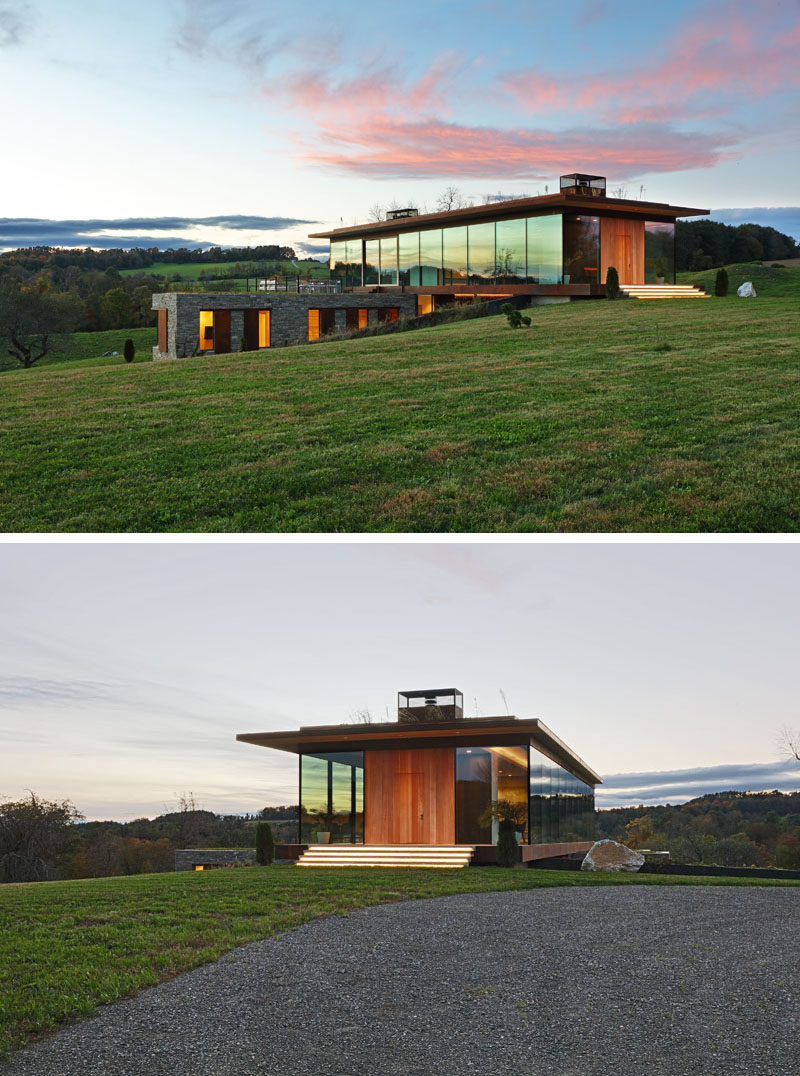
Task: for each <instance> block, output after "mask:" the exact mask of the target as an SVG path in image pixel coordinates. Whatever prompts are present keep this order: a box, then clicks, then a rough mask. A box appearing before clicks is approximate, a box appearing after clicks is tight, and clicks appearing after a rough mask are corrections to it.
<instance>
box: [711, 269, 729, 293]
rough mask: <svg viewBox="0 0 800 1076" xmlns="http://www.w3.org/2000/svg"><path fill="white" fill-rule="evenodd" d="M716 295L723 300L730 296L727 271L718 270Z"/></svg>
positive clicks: (715, 283)
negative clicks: (725, 296)
mask: <svg viewBox="0 0 800 1076" xmlns="http://www.w3.org/2000/svg"><path fill="white" fill-rule="evenodd" d="M714 294H715V295H718V296H719V297H720V298H722V297H723V296H724V295H727V294H728V273H727V271H726V270H725V269H717V278H716V280H715V281H714Z"/></svg>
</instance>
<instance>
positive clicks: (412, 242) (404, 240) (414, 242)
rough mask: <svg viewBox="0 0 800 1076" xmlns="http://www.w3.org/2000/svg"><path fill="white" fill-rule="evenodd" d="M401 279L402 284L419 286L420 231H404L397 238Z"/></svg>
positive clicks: (413, 286)
mask: <svg viewBox="0 0 800 1076" xmlns="http://www.w3.org/2000/svg"><path fill="white" fill-rule="evenodd" d="M397 258H398V263H399V269H400V272H399V277H398V279H399V281H400V283H401V284H406V285H411V287H412V288H418V287H419V232H404V233H401V234H400V235H399V236H398V238H397Z"/></svg>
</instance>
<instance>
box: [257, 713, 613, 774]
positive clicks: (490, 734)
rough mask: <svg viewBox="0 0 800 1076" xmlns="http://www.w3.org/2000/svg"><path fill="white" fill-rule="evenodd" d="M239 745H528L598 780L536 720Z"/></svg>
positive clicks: (338, 732) (388, 726) (305, 748)
mask: <svg viewBox="0 0 800 1076" xmlns="http://www.w3.org/2000/svg"><path fill="white" fill-rule="evenodd" d="M236 739H237V740H239V741H240V742H241V743H251V744H255V745H256V746H257V747H271V748H273V749H275V750H276V751H290V752H291V753H293V754H301V753H303V752H308V753H316V752H320V751H341V750H347V751H363V750H369V749H374V750H380V749H384V750H389V749H391V748H403V747H405V748H408V747H411V746H412V744H411V743H410V742H409V741H417V745H418V746H420V747H467V746H469V747H503V746H511V745H513V744H519V743H520V742H530V743H531V744H533V746H534V747H536V748H537V750H539V751H541V752H542V753H543V754H544V755H547V757H548V758H550V759H552V761H553V762H557V763H558V764H559V765H560V766H563V767H564V769H565V770H569V771H570V773H572V774H574V775H575V776H576V777H580V778H581V780H584V781H586V782H587V783H588V784H591V785H599V784H602V778H601V777H600V776H599V775H598V774H597V773H595V771H594V770H593V769H592V768H591V767H590V766H589V765H587V763H585V762H584V761H583V759H582V758H581V757H580V756H579V755H576V754H575V752H574V751H573V750H571V748H569V747H567V745H566V744H565V743H564V741H563V740H561V739H559V737H558V736H556V734H555V733H554V732H553V731H552V729H549V728H548V727H547V725H545V724H544V722H543V721H539V719H538V718H530V719H528V718H525V719H521V718H517V717H466V718H457V719H455V720H452V721H425V722H422V721H420V722H410V721H381V722H376V723H375V724H373V725H306V726H302V727H301V728H299V729H295V730H293V731H289V732H242V733H239V735H238V736H237V737H236Z"/></svg>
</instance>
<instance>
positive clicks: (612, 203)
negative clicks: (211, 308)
mask: <svg viewBox="0 0 800 1076" xmlns="http://www.w3.org/2000/svg"><path fill="white" fill-rule="evenodd" d="M558 209H576V210H579V211H583V210H586V211H587V212H594V213H597V212H598V211H604V212H608V211H609V210H614V211H615V212H616V213H618V214H624V215H628V216H634V217H645V218H646V219H648V220H676V219H677V218H678V217H704V216H707V215H708V214H709V213H710V212H711V210H710V209H692V208H691V207H690V206H672V205H670V204H669V203H668V202H640V201H637V200H636V199H634V198H608V197H603V198H592V197H587V196H586V195H583V194H567V193H565V192H564V191H561V192H559V193H557V194H540V195H537V197H535V198H513V199H511V200H510V201H508V202H490V203H489V204H488V205H477V206H470V207H469V208H468V209H450V210H447V212H445V213H423V214H421V215H420V216H417V217H400V218H398V219H395V220H380V221H375V222H372V223H368V224H353V225H350V226H348V227H346V228H334V229H333V230H332V231H330V232H310V233H309V239H334V240H336V239H348V238H351V237H352V238H354V239H355V238H356V237H357V236H361V235H375V236H380V235H396V234H398V233H399V232H416V231H417V230H418V229H419V228H420V227H426V228H427V227H431V226H434V225H436V224H444V223H454V224H455V223H458V224H469V223H478V222H480V221H481V220H485V219H486V218H487V217H491V218H499V219H504V220H512V219H514V218H515V217H519V216H527V215H530V212H531V211H537V210H541V211H542V212H547V211H548V210H551V211H553V212H555V211H556V210H558Z"/></svg>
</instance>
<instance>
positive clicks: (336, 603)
mask: <svg viewBox="0 0 800 1076" xmlns="http://www.w3.org/2000/svg"><path fill="white" fill-rule="evenodd" d="M2 554H3V555H2V558H0V593H2V595H3V602H2V603H1V604H0V737H2V743H3V752H2V755H0V799H3V798H18V797H20V796H22V795H24V794H25V790H26V789H32V790H34V791H35V792H36V793H37V794H39V795H40V796H44V797H45V798H49V799H62V798H69V799H70V800H72V801H73V802H74V803H75V804H76V805H77V806H78V807H79V808H80V809H81V810H82V811H83V812H85V814H87V815H88V816H89V817H100V818H105V817H111V818H119V819H124V818H135V817H139V816H141V815H148V816H153V815H156V814H159V813H162V812H163V811H165V810H173V809H175V806H176V803H177V798H178V795H179V794H180V793H181V792H185V791H191V792H192V793H194V795H195V797H196V799H197V801H198V802H199V803H200V804H201V805H202V806H203V807H205V808H207V809H211V810H217V811H222V812H238V811H248V810H259V809H260V808H261V807H263V806H264V805H265V804H277V803H291V802H295V801H296V797H297V759H296V757H295V756H293V755H287V754H283V753H280V752H274V751H267V750H265V749H263V748H257V747H253V746H251V745H248V744H243V743H237V742H236V740H235V736H236V734H237V733H239V732H265V731H276V730H282V729H293V728H297V727H299V726H300V725H314V724H336V723H344V722H348V721H349V720H351V718H352V717H353V715H355V713H356V711H358V710H362V709H368V710H369V711H370V712H371V714H372V715H373V717H374V718H375V719H376V720H386V718H387V717H390V718H392V719H393V718H394V715H395V713H396V698H397V691H398V690H413V689H418V688H423V689H424V688H430V687H432V686H434V687H457V688H460V689H461V690H462V691H463V692H464V705H465V710H466V714H467V716H475V714H476V713H478V714H480V715H483V716H486V715H496V714H505V713H506V712H507V711H506V708H505V702H504V701H503V696H505V698H506V699H507V700H508V709H509V710H510V712H511V713H512V714H515V715H517V716H518V717H524V718H530V717H538V718H540V719H541V720H543V721H544V722H545V723H546V724H547V725H549V726H550V727H551V728H552V729H553V730H554V731H555V732H556V733H557V734H558V735H559V736H560V737H561V738H562V739H563V740H565V741H566V742H567V743H568V744H569V745H570V746H571V747H572V748H574V749H575V750H576V751H577V752H578V753H579V754H580V755H581V756H582V757H583V758H584V759H585V760H586V761H587V762H588V763H589V764H590V765H591V766H592V767H594V768H595V769H596V770H597V771H598V772H599V773H600V774H601V775H602V776H603V777H604V779H605V784H604V785H603V786H601V788H600V790H599V793H598V799H597V802H598V805H599V806H613V805H617V804H628V803H634V804H636V803H642V802H643V803H648V802H653V803H659V802H661V803H663V802H672V803H678V802H682V801H683V800H686V799H689V798H691V797H693V796H695V795H700V794H703V793H705V792H710V791H725V790H730V789H752V790H763V789H773V788H779V789H782V790H785V791H788V790H793V789H798V788H800V766H798V764H797V763H796V762H789V761H787V760H786V755H785V754H783V755H782V754H781V752H780V751H779V750H778V747H777V745H776V738H777V735H778V733H779V730H780V728H781V726H783V725H787V724H788V725H790V726H795V727H797V726H798V725H800V715H798V707H797V698H798V689H797V638H798V621H800V578H799V577H798V574H797V556H796V545H792V544H786V545H784V544H781V543H778V544H774V545H765V544H761V543H758V544H731V545H723V544H697V545H695V544H668V543H654V544H629V543H607V544H596V543H578V544H571V543H557V542H542V543H531V544H521V545H516V544H505V543H491V544H483V545H482V544H478V543H473V542H467V543H458V542H454V543H447V544H432V543H427V542H419V543H416V542H415V543H408V544H402V543H394V542H391V543H380V544H363V543H359V542H348V543H346V544H345V543H342V544H338V543H334V544H329V543H318V544H315V543H309V544H305V543H283V542H275V543H267V544H261V543H248V544H243V545H238V544H220V543H216V542H212V543H209V544H205V543H203V544H195V543H189V544H187V543H176V544H161V543H145V544H129V543H127V542H110V543H97V544H81V543H75V544H60V543H46V544H38V543H35V542H33V543H32V542H26V543H19V544H16V543H12V544H7V545H5V546H4V548H3V550H2ZM501 692H502V694H501Z"/></svg>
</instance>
